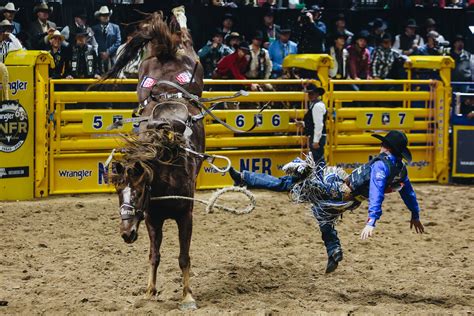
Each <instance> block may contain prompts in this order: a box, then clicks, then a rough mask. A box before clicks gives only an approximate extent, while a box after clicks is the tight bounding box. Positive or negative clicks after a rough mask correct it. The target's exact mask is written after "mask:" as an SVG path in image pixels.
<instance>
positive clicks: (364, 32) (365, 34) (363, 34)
mask: <svg viewBox="0 0 474 316" xmlns="http://www.w3.org/2000/svg"><path fill="white" fill-rule="evenodd" d="M369 37H370V33H369V31H367V30H362V31H360V32H359V33H357V36H356V37H355V40H356V41H357V40H358V39H359V38H364V39H366V40H368V39H369Z"/></svg>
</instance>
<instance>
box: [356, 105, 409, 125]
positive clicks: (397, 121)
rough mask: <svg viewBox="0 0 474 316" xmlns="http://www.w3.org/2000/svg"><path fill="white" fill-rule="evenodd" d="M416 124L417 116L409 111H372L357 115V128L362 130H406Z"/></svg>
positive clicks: (361, 112)
mask: <svg viewBox="0 0 474 316" xmlns="http://www.w3.org/2000/svg"><path fill="white" fill-rule="evenodd" d="M414 124H415V116H414V114H413V113H412V112H410V111H407V110H402V111H401V110H396V109H380V110H378V109H371V110H370V111H360V112H359V113H357V117H356V126H357V128H360V129H397V128H400V129H406V128H412V127H413V125H414Z"/></svg>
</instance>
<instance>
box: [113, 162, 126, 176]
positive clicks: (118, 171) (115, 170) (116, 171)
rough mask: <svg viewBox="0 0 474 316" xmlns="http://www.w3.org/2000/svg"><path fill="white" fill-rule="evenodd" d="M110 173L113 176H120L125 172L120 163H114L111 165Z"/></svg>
mask: <svg viewBox="0 0 474 316" xmlns="http://www.w3.org/2000/svg"><path fill="white" fill-rule="evenodd" d="M112 172H113V173H114V174H118V175H122V174H123V173H124V172H125V167H124V166H123V165H122V164H121V163H120V162H114V163H113V164H112Z"/></svg>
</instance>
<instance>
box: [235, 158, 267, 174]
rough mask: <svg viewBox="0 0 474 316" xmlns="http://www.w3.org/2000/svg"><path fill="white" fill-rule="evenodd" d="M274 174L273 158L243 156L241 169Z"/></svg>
mask: <svg viewBox="0 0 474 316" xmlns="http://www.w3.org/2000/svg"><path fill="white" fill-rule="evenodd" d="M244 170H247V171H250V172H258V173H266V174H269V175H271V174H272V160H271V159H270V158H241V159H240V171H244Z"/></svg>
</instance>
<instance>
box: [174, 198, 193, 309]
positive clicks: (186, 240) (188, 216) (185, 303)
mask: <svg viewBox="0 0 474 316" xmlns="http://www.w3.org/2000/svg"><path fill="white" fill-rule="evenodd" d="M191 210H192V206H191V209H190V211H189V212H186V213H185V214H184V215H183V216H181V217H179V218H178V219H176V222H177V224H178V230H179V267H180V268H181V271H182V272H183V299H182V301H181V304H179V308H180V309H181V310H190V309H196V308H197V306H196V301H195V300H194V298H193V295H192V292H191V288H190V286H189V278H190V275H189V274H190V269H191V258H190V257H189V248H190V247H191V235H192V232H193V214H192V211H191Z"/></svg>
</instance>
